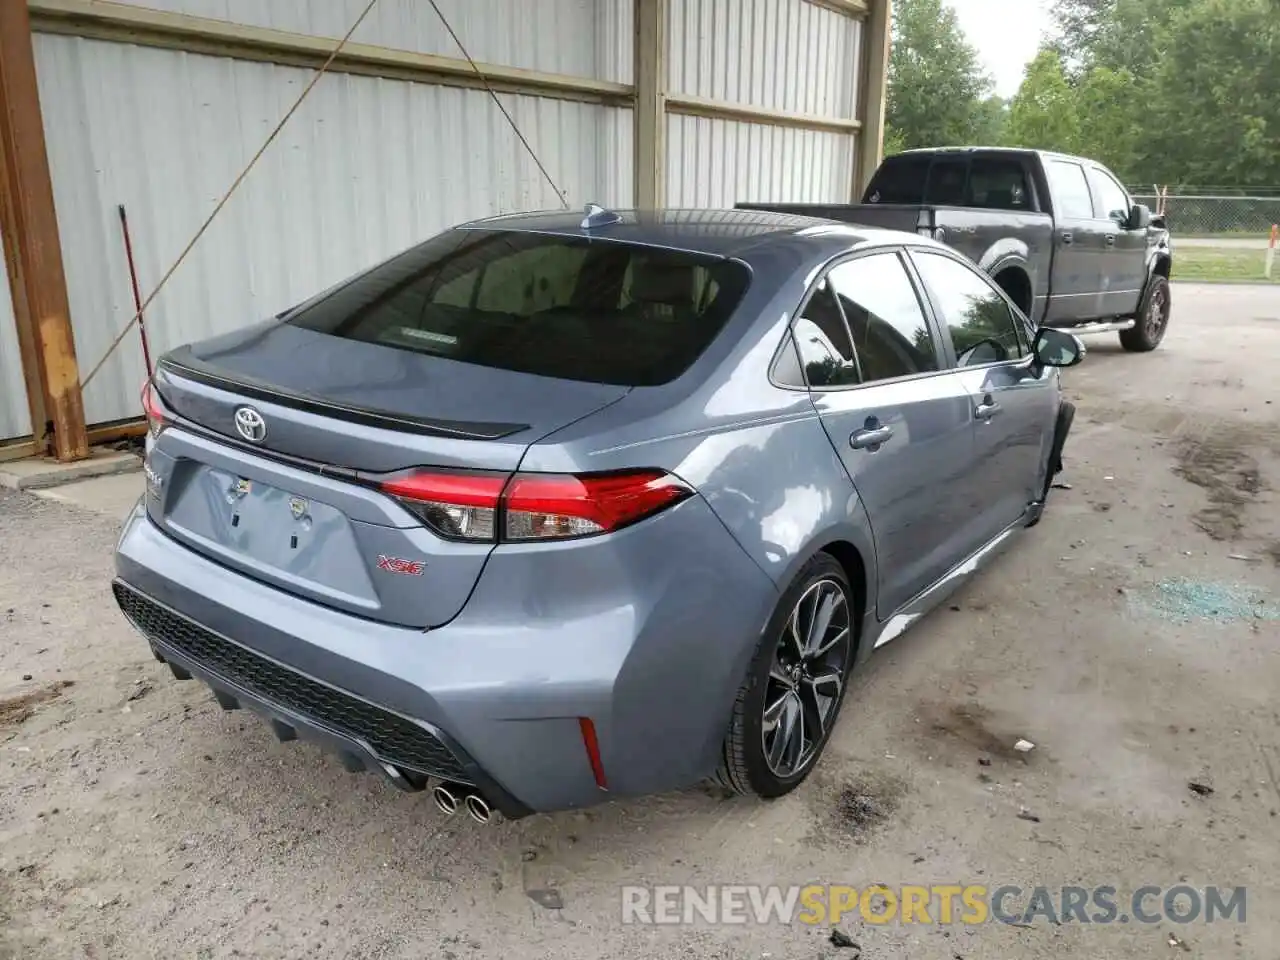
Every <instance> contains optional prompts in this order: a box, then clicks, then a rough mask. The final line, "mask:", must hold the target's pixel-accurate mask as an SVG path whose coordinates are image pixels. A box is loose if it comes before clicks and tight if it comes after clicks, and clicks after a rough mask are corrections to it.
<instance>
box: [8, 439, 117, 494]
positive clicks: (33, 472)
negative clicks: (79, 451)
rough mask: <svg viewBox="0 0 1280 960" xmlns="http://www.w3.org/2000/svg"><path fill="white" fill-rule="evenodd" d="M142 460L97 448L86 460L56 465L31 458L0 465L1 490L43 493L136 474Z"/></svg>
mask: <svg viewBox="0 0 1280 960" xmlns="http://www.w3.org/2000/svg"><path fill="white" fill-rule="evenodd" d="M141 469H142V458H141V457H139V456H137V455H136V454H134V453H129V452H120V451H116V450H108V449H106V448H105V447H98V448H95V449H94V450H92V451H90V456H89V459H87V460H76V461H75V462H73V463H59V462H58V461H57V460H53V459H51V458H49V457H31V458H30V459H27V460H13V461H10V462H8V463H3V464H0V487H8V488H9V489H11V490H43V489H47V488H49V487H58V486H62V485H63V484H67V483H74V482H76V481H77V480H85V479H88V478H89V477H106V476H112V475H115V474H120V473H137V472H138V471H140V470H141Z"/></svg>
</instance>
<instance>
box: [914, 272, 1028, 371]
mask: <svg viewBox="0 0 1280 960" xmlns="http://www.w3.org/2000/svg"><path fill="white" fill-rule="evenodd" d="M913 258H914V259H915V262H916V266H917V267H918V268H919V270H920V276H921V277H923V278H924V282H925V283H926V284H927V285H928V287H929V290H930V292H931V293H932V294H933V299H934V302H935V303H936V304H937V305H938V308H939V310H940V311H941V313H942V317H941V319H942V322H943V323H945V324H946V325H947V329H948V330H949V331H950V333H951V342H952V343H953V344H954V345H955V348H956V358H957V362H958V364H959V365H960V366H962V367H973V366H979V365H981V364H984V363H1000V362H1001V361H1004V360H1016V359H1018V358H1020V357H1025V356H1026V355H1027V350H1028V346H1027V331H1026V327H1025V326H1024V324H1023V323H1022V320H1021V319H1020V318H1019V317H1018V316H1017V315H1016V314H1015V313H1014V311H1013V310H1012V309H1011V308H1010V307H1009V304H1008V302H1006V300H1005V299H1004V297H1002V296H1001V295H1000V293H999V291H997V290H996V288H995V287H994V286H992V284H991V282H990V281H989V280H987V278H986V276H985V275H983V274H982V273H981V272H979V271H978V270H975V269H974V268H972V267H969V266H966V265H965V264H963V263H961V262H960V261H959V260H953V259H951V258H950V257H947V256H944V255H942V254H940V253H927V252H924V251H918V252H916V253H915V254H913Z"/></svg>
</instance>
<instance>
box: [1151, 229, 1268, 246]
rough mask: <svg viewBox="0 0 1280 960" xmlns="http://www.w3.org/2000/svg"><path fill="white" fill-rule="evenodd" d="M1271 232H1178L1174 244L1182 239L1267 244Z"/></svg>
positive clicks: (1175, 234)
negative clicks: (1258, 241) (1253, 241)
mask: <svg viewBox="0 0 1280 960" xmlns="http://www.w3.org/2000/svg"><path fill="white" fill-rule="evenodd" d="M1270 232H1271V228H1270V227H1268V228H1267V229H1266V230H1223V231H1222V232H1221V233H1185V232H1183V231H1181V230H1178V231H1176V232H1175V233H1174V242H1175V243H1176V242H1177V238H1178V237H1182V238H1183V239H1185V240H1261V241H1262V242H1263V243H1265V242H1266V240H1267V235H1268V234H1269V233H1270Z"/></svg>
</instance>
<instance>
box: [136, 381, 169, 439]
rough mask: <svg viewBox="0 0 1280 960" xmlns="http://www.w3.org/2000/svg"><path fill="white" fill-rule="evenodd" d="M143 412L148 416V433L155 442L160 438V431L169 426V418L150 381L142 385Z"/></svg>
mask: <svg viewBox="0 0 1280 960" xmlns="http://www.w3.org/2000/svg"><path fill="white" fill-rule="evenodd" d="M142 412H143V413H145V414H146V415H147V432H148V433H149V434H151V439H152V440H154V439H155V438H156V437H158V436H160V431H161V430H163V429H164V428H165V427H166V426H168V424H169V417H168V415H167V414H165V412H164V407H162V406H160V401H159V400H158V399H156V390H155V387H153V386H152V385H151V381H150V380H147V382H146V383H144V384H143V385H142Z"/></svg>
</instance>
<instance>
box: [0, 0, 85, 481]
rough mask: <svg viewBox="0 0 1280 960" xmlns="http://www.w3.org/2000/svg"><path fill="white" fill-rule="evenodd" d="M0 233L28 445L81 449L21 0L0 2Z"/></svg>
mask: <svg viewBox="0 0 1280 960" xmlns="http://www.w3.org/2000/svg"><path fill="white" fill-rule="evenodd" d="M0 234H3V241H4V260H5V267H6V269H7V270H8V271H9V286H10V288H11V290H12V294H13V312H14V318H15V320H16V321H17V325H18V343H19V346H20V349H21V352H22V368H23V376H24V378H25V379H26V382H27V403H28V405H29V406H30V409H31V430H32V433H33V434H34V435H35V442H36V449H37V450H44V449H45V448H46V447H47V445H48V432H47V427H46V424H51V425H52V427H53V447H54V453H55V454H56V456H57V457H58V459H59V460H80V459H83V458H84V457H87V456H88V455H89V438H88V434H87V432H86V431H85V423H84V401H83V399H82V397H81V393H80V370H79V367H78V366H77V365H76V348H75V341H74V339H73V338H72V333H71V311H70V308H69V306H68V303H67V282H66V277H65V275H64V274H63V270H62V246H61V244H60V242H59V239H58V219H57V214H56V213H55V212H54V207H53V182H52V179H51V177H50V174H49V159H48V156H47V154H46V152H45V140H44V119H43V117H42V115H41V112H40V94H39V90H38V88H37V85H36V63H35V51H34V50H33V49H32V44H31V21H30V18H29V15H28V12H27V0H0Z"/></svg>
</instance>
